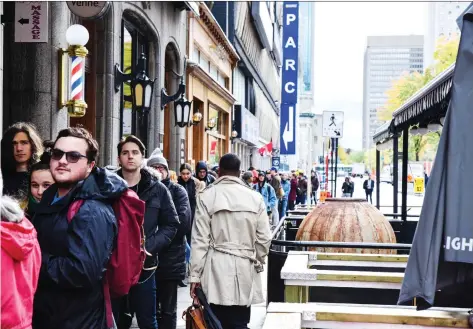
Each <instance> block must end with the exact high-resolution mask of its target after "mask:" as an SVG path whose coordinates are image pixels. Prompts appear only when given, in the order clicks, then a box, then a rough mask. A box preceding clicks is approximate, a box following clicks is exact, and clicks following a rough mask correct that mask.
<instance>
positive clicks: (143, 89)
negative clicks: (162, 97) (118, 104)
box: [115, 53, 156, 117]
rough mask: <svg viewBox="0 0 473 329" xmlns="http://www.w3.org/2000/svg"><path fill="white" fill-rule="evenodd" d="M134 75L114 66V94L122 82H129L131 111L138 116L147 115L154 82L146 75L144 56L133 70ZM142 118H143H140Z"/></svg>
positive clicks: (116, 65)
mask: <svg viewBox="0 0 473 329" xmlns="http://www.w3.org/2000/svg"><path fill="white" fill-rule="evenodd" d="M135 72H137V73H136V75H134V76H133V74H131V73H130V74H125V73H123V72H122V71H121V70H120V66H119V65H118V64H115V92H118V91H119V90H120V86H121V85H122V84H123V83H124V82H128V81H129V82H130V88H131V104H132V109H133V110H134V111H137V112H138V113H139V114H140V115H142V114H148V113H149V110H150V108H151V100H152V99H153V91H154V88H153V87H154V82H155V81H156V79H153V80H151V79H150V78H148V76H147V75H146V56H145V54H144V53H142V54H141V56H140V59H139V60H138V64H137V65H136V68H135ZM142 117H143V116H142Z"/></svg>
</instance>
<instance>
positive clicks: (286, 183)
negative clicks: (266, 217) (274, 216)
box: [279, 173, 291, 219]
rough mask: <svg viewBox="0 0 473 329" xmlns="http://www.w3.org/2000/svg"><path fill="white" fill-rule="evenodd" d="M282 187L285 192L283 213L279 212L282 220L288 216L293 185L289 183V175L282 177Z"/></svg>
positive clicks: (282, 204)
mask: <svg viewBox="0 0 473 329" xmlns="http://www.w3.org/2000/svg"><path fill="white" fill-rule="evenodd" d="M281 187H282V189H283V190H284V196H283V197H282V199H281V211H280V212H279V217H280V219H281V218H283V217H284V216H286V212H287V203H288V200H289V193H290V192H291V183H290V182H289V177H288V175H287V173H283V174H282V175H281Z"/></svg>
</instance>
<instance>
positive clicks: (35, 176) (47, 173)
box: [24, 145, 54, 219]
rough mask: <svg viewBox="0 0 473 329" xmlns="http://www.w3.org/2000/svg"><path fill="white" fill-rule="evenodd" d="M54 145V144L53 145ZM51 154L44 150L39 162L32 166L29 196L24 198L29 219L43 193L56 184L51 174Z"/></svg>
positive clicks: (33, 213)
mask: <svg viewBox="0 0 473 329" xmlns="http://www.w3.org/2000/svg"><path fill="white" fill-rule="evenodd" d="M51 146H52V145H51ZM50 161H51V156H50V153H49V151H48V152H44V153H43V154H42V155H41V159H40V161H39V162H37V163H35V164H34V165H33V166H31V170H30V177H29V184H28V185H29V193H28V197H27V198H26V199H25V200H24V203H25V205H26V206H25V216H26V217H27V218H28V219H32V218H33V217H34V215H35V213H36V209H37V208H38V205H39V203H40V201H41V198H42V197H43V193H44V192H45V191H46V190H47V189H48V188H49V187H50V186H51V185H53V184H54V179H53V176H52V174H51V170H50V167H49V162H50Z"/></svg>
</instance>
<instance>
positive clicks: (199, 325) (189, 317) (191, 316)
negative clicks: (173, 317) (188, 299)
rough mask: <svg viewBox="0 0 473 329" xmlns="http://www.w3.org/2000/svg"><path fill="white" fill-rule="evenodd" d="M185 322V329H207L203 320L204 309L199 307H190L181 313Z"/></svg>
mask: <svg viewBox="0 0 473 329" xmlns="http://www.w3.org/2000/svg"><path fill="white" fill-rule="evenodd" d="M182 318H183V319H184V320H185V321H186V329H208V328H207V325H206V324H205V319H204V309H203V307H202V306H201V305H195V304H193V305H191V306H189V307H188V308H187V310H185V311H184V312H183V313H182Z"/></svg>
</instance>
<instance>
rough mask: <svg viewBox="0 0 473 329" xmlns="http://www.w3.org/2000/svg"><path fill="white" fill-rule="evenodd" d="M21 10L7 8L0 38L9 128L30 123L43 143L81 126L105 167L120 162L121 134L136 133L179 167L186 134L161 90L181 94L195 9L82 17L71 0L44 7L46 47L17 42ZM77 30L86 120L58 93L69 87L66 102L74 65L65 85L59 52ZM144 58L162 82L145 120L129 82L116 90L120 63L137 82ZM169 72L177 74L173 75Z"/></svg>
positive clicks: (126, 7)
mask: <svg viewBox="0 0 473 329" xmlns="http://www.w3.org/2000/svg"><path fill="white" fill-rule="evenodd" d="M15 8H16V6H15V2H4V3H3V11H4V12H3V14H4V19H5V21H6V23H5V24H4V27H3V28H2V27H0V29H3V30H4V33H3V35H4V38H3V41H2V40H1V39H0V49H1V50H0V58H1V57H2V56H3V61H4V66H3V67H4V68H5V69H4V70H3V81H9V83H3V84H2V83H1V82H2V81H1V80H0V87H1V88H0V90H2V91H3V95H4V96H5V97H3V101H2V102H0V111H1V112H0V113H2V112H3V113H2V115H1V118H0V119H3V129H5V128H6V127H8V126H9V125H10V124H12V123H14V122H16V121H30V122H32V123H34V124H35V125H36V126H37V127H38V130H39V132H40V133H41V136H42V137H43V138H44V139H50V138H54V137H55V136H56V134H57V132H58V131H59V130H60V129H62V128H65V127H67V126H75V125H77V124H81V125H83V126H84V127H85V128H87V129H88V130H90V131H91V133H92V134H93V135H94V137H95V138H96V139H97V140H98V141H99V145H100V160H99V164H100V165H108V164H116V161H117V151H116V145H117V143H118V141H119V140H120V138H121V137H122V136H125V135H128V134H135V135H137V136H139V137H140V138H141V139H142V140H143V141H144V142H145V144H146V146H147V149H148V150H149V152H151V151H152V150H153V149H154V148H156V147H160V148H162V149H163V151H164V153H165V155H166V156H167V157H168V160H169V165H170V168H171V169H176V168H177V167H178V165H179V163H180V162H182V154H181V152H180V144H179V142H180V141H181V140H182V139H183V138H185V130H184V129H180V128H178V127H174V124H173V121H172V120H173V117H174V116H173V115H166V113H167V112H169V111H172V110H173V109H172V106H171V105H169V104H168V105H167V106H166V107H165V109H164V110H161V90H162V89H163V88H164V87H166V91H167V92H168V93H172V92H173V91H176V90H177V86H178V84H179V81H180V78H179V76H178V75H179V73H182V71H183V69H184V68H183V65H184V56H185V54H186V37H187V11H191V10H196V8H195V5H193V4H192V3H190V2H151V1H139V2H136V1H135V2H131V1H124V2H110V7H109V9H108V11H107V12H106V13H105V14H104V15H103V16H102V17H100V18H96V19H83V18H80V17H79V16H76V15H74V14H73V13H72V12H71V10H70V9H69V7H68V5H67V3H66V2H42V3H41V8H42V12H43V13H45V12H46V13H47V15H48V17H49V20H48V22H47V24H45V25H44V26H42V28H43V29H46V30H47V32H48V39H47V41H46V42H42V43H32V42H31V43H30V42H15V28H14V24H15V22H14V17H15ZM72 24H81V25H83V26H85V27H86V28H87V30H88V32H89V41H88V42H87V44H86V45H85V47H86V48H87V49H88V55H87V58H86V60H85V90H84V98H85V102H86V103H87V105H88V108H87V111H86V114H85V116H83V117H81V118H72V117H70V116H69V115H68V113H67V110H66V109H65V108H64V106H63V105H62V104H61V98H62V97H61V94H60V91H61V89H62V88H63V87H64V86H65V87H66V88H65V89H66V92H64V94H65V96H64V97H65V100H67V99H68V92H67V89H68V88H67V86H68V85H69V81H68V77H67V76H68V75H69V74H68V72H69V70H70V63H68V64H67V65H66V67H65V69H64V71H65V72H66V74H65V76H66V77H65V81H64V82H63V81H62V76H61V74H60V73H61V72H62V70H61V67H60V65H59V60H60V56H61V54H62V53H61V49H64V48H67V46H68V45H67V43H66V36H65V32H66V30H67V29H68V27H69V26H71V25H72ZM0 32H1V30H0ZM141 54H144V56H145V71H146V74H147V76H148V77H150V78H151V79H156V81H155V83H154V93H153V98H152V101H151V108H150V111H149V114H147V115H144V116H142V117H141V116H139V115H138V114H137V113H136V112H135V111H133V110H132V109H131V106H130V94H131V91H130V85H129V83H128V82H124V83H118V85H117V88H116V86H115V84H116V82H117V77H116V75H115V65H116V64H118V66H119V67H120V69H121V70H122V71H123V72H125V73H131V75H132V76H134V75H136V74H137V73H138V72H137V64H138V62H139V60H140V57H141ZM67 61H68V62H69V59H67ZM0 67H1V66H0ZM171 71H174V72H176V73H177V74H173V75H171V74H168V73H169V72H171ZM0 72H1V70H0ZM0 95H1V93H0ZM172 136H173V137H172Z"/></svg>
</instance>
